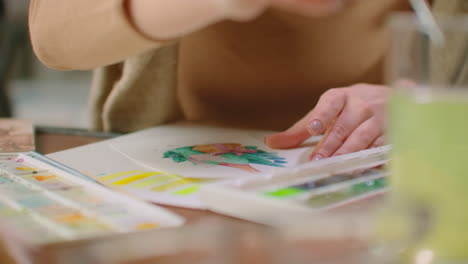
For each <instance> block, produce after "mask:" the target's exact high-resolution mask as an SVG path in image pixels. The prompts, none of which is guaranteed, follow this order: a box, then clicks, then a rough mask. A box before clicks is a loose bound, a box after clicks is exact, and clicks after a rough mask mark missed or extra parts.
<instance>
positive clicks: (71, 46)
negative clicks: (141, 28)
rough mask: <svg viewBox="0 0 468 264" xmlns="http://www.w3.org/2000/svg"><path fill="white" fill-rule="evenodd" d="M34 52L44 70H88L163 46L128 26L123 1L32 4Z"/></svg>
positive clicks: (53, 0)
mask: <svg viewBox="0 0 468 264" xmlns="http://www.w3.org/2000/svg"><path fill="white" fill-rule="evenodd" d="M29 28H30V34H31V40H32V44H33V48H34V51H35V53H36V55H37V56H38V57H39V59H40V60H41V61H42V62H43V63H44V64H46V65H47V66H49V67H51V68H55V69H61V70H88V69H93V68H97V67H101V66H105V65H110V64H114V63H117V62H120V61H123V60H124V59H126V58H128V57H131V56H134V55H137V54H140V53H143V52H145V51H148V50H150V49H154V48H157V47H159V46H162V45H163V44H164V43H163V42H158V41H155V40H151V39H149V38H146V37H145V36H144V35H142V34H141V33H140V32H138V31H137V30H136V29H135V28H134V27H133V25H132V24H131V23H130V21H129V19H128V17H127V14H126V12H125V8H124V0H66V1H64V0H31V2H30V10H29Z"/></svg>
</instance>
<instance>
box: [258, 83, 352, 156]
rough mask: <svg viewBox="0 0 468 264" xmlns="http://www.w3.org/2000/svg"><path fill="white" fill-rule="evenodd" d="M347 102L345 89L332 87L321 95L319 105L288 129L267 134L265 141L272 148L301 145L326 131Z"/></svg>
mask: <svg viewBox="0 0 468 264" xmlns="http://www.w3.org/2000/svg"><path fill="white" fill-rule="evenodd" d="M345 104H346V94H345V91H344V90H343V89H331V90H329V91H327V92H326V93H324V94H323V95H322V97H320V100H319V102H318V103H317V106H316V107H315V108H314V110H312V111H311V112H310V113H309V114H307V116H305V117H304V118H302V119H301V120H299V122H297V123H296V124H294V125H293V126H292V127H291V128H289V129H288V130H286V131H284V132H281V133H277V134H273V135H271V136H267V137H266V138H265V143H266V144H267V145H268V146H269V147H271V148H279V149H282V148H292V147H297V146H299V145H300V144H301V143H302V142H304V141H305V140H307V139H308V138H310V137H311V136H315V135H320V134H321V133H323V132H325V130H326V129H327V127H329V126H330V125H331V124H333V122H334V121H335V120H336V118H337V116H338V115H339V114H340V112H341V111H342V110H343V108H344V106H345Z"/></svg>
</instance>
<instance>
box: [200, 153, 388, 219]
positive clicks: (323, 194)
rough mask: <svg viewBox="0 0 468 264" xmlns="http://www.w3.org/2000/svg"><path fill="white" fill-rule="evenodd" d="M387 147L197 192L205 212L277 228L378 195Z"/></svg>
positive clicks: (384, 180) (383, 184)
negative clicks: (209, 211) (289, 220)
mask: <svg viewBox="0 0 468 264" xmlns="http://www.w3.org/2000/svg"><path fill="white" fill-rule="evenodd" d="M389 150H390V148H389V147H383V148H376V149H371V150H366V151H362V152H358V153H352V154H348V155H343V156H339V157H335V158H331V159H327V160H324V161H323V162H315V163H311V164H310V165H308V166H307V167H304V168H298V169H295V170H291V171H283V172H278V173H275V174H273V175H269V176H266V177H262V178H255V179H253V178H250V179H248V178H244V179H240V180H231V181H225V182H222V183H219V184H212V185H210V186H207V187H205V188H202V190H201V198H202V201H203V202H205V203H206V204H207V205H208V207H209V209H211V210H213V211H217V212H220V213H223V214H228V215H231V216H235V217H239V218H243V219H247V220H250V221H254V222H260V223H264V224H273V225H275V224H278V223H279V222H282V221H288V219H300V218H301V217H303V216H307V215H310V214H313V213H317V212H321V211H326V210H331V209H335V208H338V207H342V206H345V205H349V204H351V203H355V202H358V201H361V200H364V199H368V198H371V197H373V196H378V195H381V194H383V193H385V192H386V190H387V176H388V173H387V171H386V170H385V168H384V165H385V164H386V163H387V158H386V157H387V153H388V151H389Z"/></svg>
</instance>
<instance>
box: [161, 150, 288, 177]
mask: <svg viewBox="0 0 468 264" xmlns="http://www.w3.org/2000/svg"><path fill="white" fill-rule="evenodd" d="M164 158H172V160H173V161H175V162H177V163H181V162H186V161H189V162H192V163H193V164H194V165H197V164H203V163H204V164H213V165H219V166H227V167H231V168H236V169H241V170H244V171H247V172H260V171H259V170H258V169H256V168H254V167H252V166H251V164H259V165H266V166H272V167H284V166H285V164H286V163H287V161H286V159H285V158H283V157H280V156H278V154H276V153H272V152H266V151H263V150H260V149H258V147H255V146H243V145H242V144H239V143H215V144H206V145H195V146H189V147H181V148H175V149H171V150H169V151H167V152H165V153H164Z"/></svg>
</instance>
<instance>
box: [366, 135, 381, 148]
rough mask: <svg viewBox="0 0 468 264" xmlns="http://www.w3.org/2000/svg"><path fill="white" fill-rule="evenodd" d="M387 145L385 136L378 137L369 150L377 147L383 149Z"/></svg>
mask: <svg viewBox="0 0 468 264" xmlns="http://www.w3.org/2000/svg"><path fill="white" fill-rule="evenodd" d="M383 145H385V136H384V135H381V136H380V137H378V138H377V139H375V140H374V142H372V143H371V144H370V145H369V146H368V148H377V147H381V146H383Z"/></svg>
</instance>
